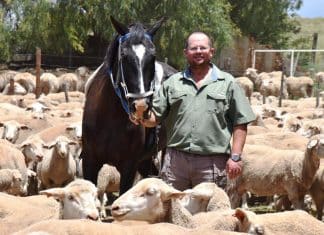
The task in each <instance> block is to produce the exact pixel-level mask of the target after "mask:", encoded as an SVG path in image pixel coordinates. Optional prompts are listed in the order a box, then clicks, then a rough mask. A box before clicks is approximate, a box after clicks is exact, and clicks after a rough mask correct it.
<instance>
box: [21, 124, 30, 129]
mask: <svg viewBox="0 0 324 235" xmlns="http://www.w3.org/2000/svg"><path fill="white" fill-rule="evenodd" d="M20 129H22V130H28V129H30V128H29V127H28V126H26V125H20Z"/></svg>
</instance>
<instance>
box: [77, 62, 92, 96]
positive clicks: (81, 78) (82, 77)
mask: <svg viewBox="0 0 324 235" xmlns="http://www.w3.org/2000/svg"><path fill="white" fill-rule="evenodd" d="M75 74H76V75H77V76H78V82H77V90H78V91H81V92H84V87H85V84H86V82H87V80H88V78H89V76H90V69H89V68H88V67H86V66H81V67H79V68H77V69H76V70H75Z"/></svg>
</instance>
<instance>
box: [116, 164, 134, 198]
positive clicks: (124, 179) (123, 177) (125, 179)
mask: <svg viewBox="0 0 324 235" xmlns="http://www.w3.org/2000/svg"><path fill="white" fill-rule="evenodd" d="M134 164H135V163H134V162H131V164H129V165H127V166H125V167H124V168H123V169H122V170H120V188H119V196H120V195H122V194H123V193H125V192H126V191H127V190H128V189H130V188H131V187H132V186H133V182H134V179H135V175H136V168H135V167H134Z"/></svg>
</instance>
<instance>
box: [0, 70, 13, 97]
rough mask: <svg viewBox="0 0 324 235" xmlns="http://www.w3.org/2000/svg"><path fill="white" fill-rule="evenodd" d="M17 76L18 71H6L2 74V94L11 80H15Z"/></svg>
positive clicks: (0, 86)
mask: <svg viewBox="0 0 324 235" xmlns="http://www.w3.org/2000/svg"><path fill="white" fill-rule="evenodd" d="M16 74H17V72H16V71H13V70H5V71H3V72H1V74H0V92H2V91H3V90H4V88H5V87H6V85H7V84H8V83H9V81H10V80H13V78H14V76H15V75H16Z"/></svg>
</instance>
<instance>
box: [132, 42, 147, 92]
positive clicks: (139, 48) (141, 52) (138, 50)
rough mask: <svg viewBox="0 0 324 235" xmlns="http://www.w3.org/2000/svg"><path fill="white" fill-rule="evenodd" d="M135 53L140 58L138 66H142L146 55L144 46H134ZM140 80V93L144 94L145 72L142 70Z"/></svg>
mask: <svg viewBox="0 0 324 235" xmlns="http://www.w3.org/2000/svg"><path fill="white" fill-rule="evenodd" d="M132 49H133V51H134V52H135V55H136V56H137V58H138V64H139V66H141V64H142V61H143V58H144V55H145V51H146V50H145V47H144V46H143V45H142V44H138V45H133V46H132ZM139 73H140V74H139V78H140V84H139V86H140V93H144V92H145V88H144V77H143V71H142V69H140V70H139Z"/></svg>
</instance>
